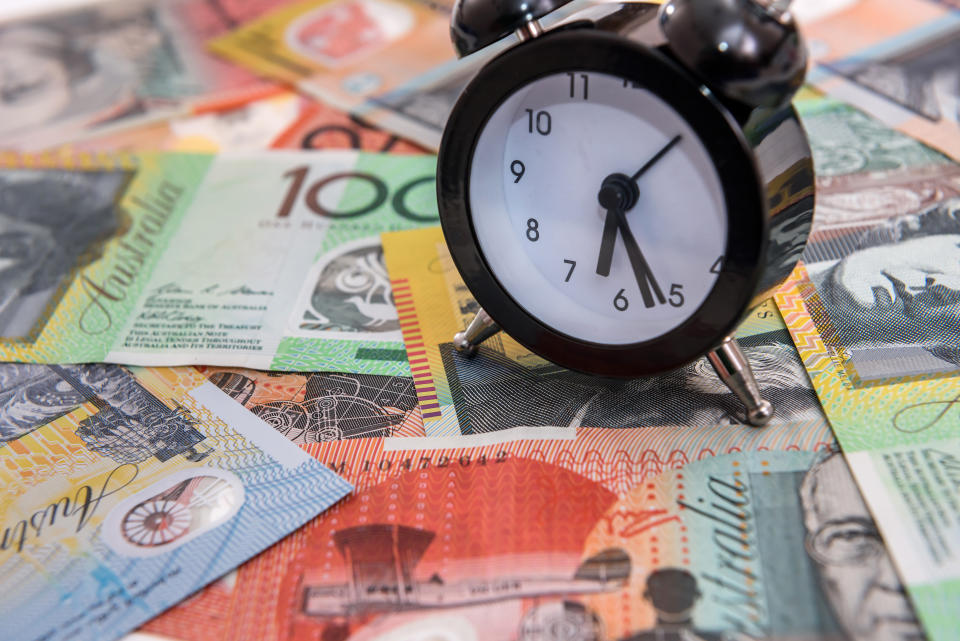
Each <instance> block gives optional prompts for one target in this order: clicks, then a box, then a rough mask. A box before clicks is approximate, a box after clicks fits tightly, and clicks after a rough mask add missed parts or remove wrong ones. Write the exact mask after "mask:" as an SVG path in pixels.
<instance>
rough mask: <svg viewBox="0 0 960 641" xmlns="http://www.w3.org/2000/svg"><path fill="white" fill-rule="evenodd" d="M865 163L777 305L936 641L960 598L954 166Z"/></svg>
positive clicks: (832, 191)
mask: <svg viewBox="0 0 960 641" xmlns="http://www.w3.org/2000/svg"><path fill="white" fill-rule="evenodd" d="M896 137H897V136H896V135H895V134H894V133H893V132H890V134H889V136H888V139H890V140H892V139H895V138H896ZM878 139H879V138H878ZM903 149H904V154H903V156H902V157H903V158H905V159H906V158H908V157H910V156H911V155H912V154H914V153H915V152H916V149H914V150H913V151H911V150H910V147H909V145H906V146H904V147H903ZM918 159H919V157H918V156H914V160H918ZM908 164H909V163H908ZM866 169H869V170H870V171H864V172H862V173H851V174H848V175H844V176H835V177H832V178H828V179H826V180H824V183H823V184H824V185H826V188H825V189H821V194H822V197H821V194H818V203H817V205H818V211H817V221H816V224H815V227H814V230H813V232H812V233H811V235H810V239H809V242H808V244H807V247H806V249H805V251H804V255H803V259H804V263H805V265H803V266H800V267H798V268H797V270H796V271H795V272H794V274H793V276H792V277H791V279H790V280H789V281H788V283H787V285H786V286H785V288H784V289H782V290H781V291H780V292H779V293H778V294H777V297H776V301H777V305H778V306H779V308H780V311H781V312H782V314H783V318H784V320H785V322H786V324H787V326H788V327H789V330H790V332H791V334H792V335H793V339H794V342H795V343H796V345H797V348H798V350H799V353H800V357H801V359H802V360H803V363H804V365H805V367H806V369H807V371H808V372H809V374H810V378H811V380H812V381H813V384H814V387H815V388H816V390H817V393H818V395H819V397H820V400H821V401H822V403H823V408H824V410H825V411H826V413H827V416H828V417H829V419H830V423H831V425H832V427H833V429H834V431H835V433H836V435H837V439H838V440H839V442H840V444H841V446H842V447H843V449H844V451H845V453H846V456H847V459H848V461H849V463H850V467H851V469H852V472H853V475H854V477H855V478H856V480H857V482H858V483H859V484H860V488H861V490H862V492H863V495H864V497H865V499H866V502H867V504H868V505H869V506H870V508H871V510H872V512H873V514H874V515H875V517H876V520H877V523H878V526H879V528H880V530H881V531H882V532H883V536H884V539H885V540H886V541H887V543H888V546H889V549H890V552H891V555H892V557H893V560H894V562H895V563H896V565H897V566H898V569H899V570H900V573H901V576H902V578H903V582H904V584H905V585H906V587H907V591H908V592H909V594H910V596H911V598H912V599H913V601H914V604H915V606H916V610H917V614H918V616H919V617H920V620H921V621H922V622H923V624H924V627H925V628H926V629H927V631H928V634H929V636H930V638H931V639H939V640H944V641H946V640H947V639H955V638H956V604H957V603H958V601H960V501H958V496H960V495H958V490H960V167H958V166H957V165H954V164H944V163H942V162H940V160H939V159H936V160H935V162H934V163H932V164H917V165H914V166H901V167H899V168H896V169H885V170H882V171H879V170H878V169H880V168H879V167H876V166H869V165H868V166H867V167H866Z"/></svg>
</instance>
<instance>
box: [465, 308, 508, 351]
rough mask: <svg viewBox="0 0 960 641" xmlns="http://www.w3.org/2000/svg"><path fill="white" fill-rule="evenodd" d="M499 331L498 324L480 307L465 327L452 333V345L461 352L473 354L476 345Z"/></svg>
mask: <svg viewBox="0 0 960 641" xmlns="http://www.w3.org/2000/svg"><path fill="white" fill-rule="evenodd" d="M499 331H500V326H499V325H497V324H496V323H495V322H493V319H492V318H490V314H488V313H487V312H485V311H484V310H483V308H481V309H480V311H479V312H477V315H476V316H474V317H473V320H472V321H470V324H469V325H467V329H465V330H464V331H462V332H457V333H456V334H454V335H453V346H454V347H455V348H456V350H457V351H458V352H460V353H461V354H466V355H467V356H473V355H474V354H476V352H477V345H479V344H480V343H482V342H483V341H485V340H487V339H488V338H490V337H491V336H493V335H494V334H496V333H497V332H499Z"/></svg>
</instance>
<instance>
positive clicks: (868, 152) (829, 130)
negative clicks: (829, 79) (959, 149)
mask: <svg viewBox="0 0 960 641" xmlns="http://www.w3.org/2000/svg"><path fill="white" fill-rule="evenodd" d="M793 104H794V107H796V109H797V112H798V113H799V114H800V118H801V120H802V121H803V128H804V129H805V130H806V132H807V137H808V139H809V141H810V147H811V149H812V150H813V164H814V168H815V170H816V178H817V187H822V186H823V185H824V184H826V185H829V184H830V181H831V180H833V179H834V178H835V177H837V176H845V175H848V174H859V173H872V172H892V171H896V170H899V169H911V168H914V167H926V166H932V165H949V164H952V162H951V161H950V159H949V158H947V157H946V156H944V155H943V154H941V153H940V152H938V151H936V150H934V149H932V148H930V147H928V146H926V145H924V144H923V143H921V142H919V141H918V140H916V139H914V138H911V137H910V136H907V135H905V134H902V133H900V132H899V131H896V130H895V129H891V128H890V127H888V126H887V125H885V124H883V123H882V122H881V121H879V120H877V119H876V118H874V117H872V116H870V115H868V114H866V113H864V112H862V111H860V110H859V109H857V108H856V107H852V106H850V105H848V104H846V103H844V102H841V101H839V100H837V99H835V98H830V97H824V96H822V95H818V94H817V93H815V92H814V91H812V90H810V89H809V88H805V89H804V90H803V91H801V92H800V93H799V94H798V96H797V98H796V99H794V101H793ZM864 200H869V199H864ZM821 202H822V201H821V200H820V192H819V191H818V193H817V207H818V208H819V206H820V204H821ZM817 215H818V222H819V215H820V211H819V209H818V210H817Z"/></svg>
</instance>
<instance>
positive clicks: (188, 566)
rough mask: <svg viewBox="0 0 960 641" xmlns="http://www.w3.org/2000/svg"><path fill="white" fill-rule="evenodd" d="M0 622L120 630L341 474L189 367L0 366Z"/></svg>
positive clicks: (42, 635) (88, 634)
mask: <svg viewBox="0 0 960 641" xmlns="http://www.w3.org/2000/svg"><path fill="white" fill-rule="evenodd" d="M0 426H2V432H0V437H2V440H0V451H2V460H3V465H2V467H0V480H2V484H3V488H4V494H3V497H2V499H0V515H2V519H3V525H2V527H3V539H2V545H0V568H2V572H0V595H2V599H0V602H2V605H0V626H2V629H3V636H4V638H6V639H22V640H40V639H44V640H55V639H70V640H78V639H90V640H97V641H101V640H106V639H114V638H117V637H119V636H121V635H122V634H124V633H125V632H128V631H129V630H131V629H133V628H134V627H136V626H138V625H140V624H141V623H143V622H144V621H146V620H147V619H148V618H150V617H151V616H153V615H155V614H157V613H159V612H161V611H162V610H164V609H166V608H167V607H169V606H170V604H171V603H175V602H177V601H179V600H180V599H182V598H183V597H185V596H187V595H188V594H190V593H192V592H194V591H195V590H197V589H199V588H201V587H202V586H204V585H205V584H207V583H209V582H210V581H213V580H214V579H216V578H218V577H220V576H221V575H223V574H224V573H225V572H227V571H229V570H230V569H232V568H233V567H235V566H237V565H238V564H240V563H241V562H243V561H245V560H246V559H248V558H249V557H250V556H252V555H253V554H256V553H257V552H259V551H261V550H263V549H264V548H265V547H267V546H268V545H270V544H272V543H274V542H275V541H276V540H278V539H280V538H281V537H283V536H285V535H286V534H288V533H289V532H291V531H292V530H294V529H296V528H297V527H299V526H300V525H302V524H303V523H305V522H306V521H307V520H309V519H310V518H311V517H313V516H315V515H316V514H317V513H319V512H321V511H322V510H323V509H325V508H326V507H328V506H329V505H331V504H332V503H334V502H335V501H337V500H338V499H340V498H341V497H343V496H344V495H345V494H346V493H347V492H349V491H350V489H351V487H350V485H349V484H348V483H347V482H345V481H344V480H343V479H342V478H340V477H338V476H337V475H336V474H334V473H333V472H331V471H330V470H329V468H328V467H326V466H323V465H321V464H319V463H318V462H317V461H316V460H315V459H314V458H312V457H310V456H309V455H307V454H305V453H303V452H302V451H301V450H300V449H299V448H297V447H296V446H295V445H293V444H292V443H290V442H289V441H288V440H286V439H284V438H283V437H282V436H280V435H278V434H277V433H276V432H275V431H274V430H273V429H271V428H270V427H269V426H268V425H266V424H265V423H264V422H263V421H261V420H259V419H257V418H256V417H255V416H254V415H252V414H251V413H250V412H248V411H246V410H244V409H243V408H242V407H240V406H239V405H238V404H237V403H235V402H234V401H232V400H231V399H230V398H229V397H227V396H226V395H225V394H224V393H223V392H221V391H220V390H219V389H217V388H216V386H214V385H213V384H212V383H210V382H209V381H207V380H206V379H205V378H204V377H203V376H202V375H201V374H200V373H198V372H197V371H195V370H193V369H191V368H180V369H169V368H167V369H128V368H124V367H120V366H117V365H104V364H96V365H64V366H56V365H54V366H50V365H37V364H17V363H5V364H0Z"/></svg>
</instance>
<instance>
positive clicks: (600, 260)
mask: <svg viewBox="0 0 960 641" xmlns="http://www.w3.org/2000/svg"><path fill="white" fill-rule="evenodd" d="M616 243H617V212H616V210H614V209H608V210H607V218H606V220H604V222H603V238H602V239H601V241H600V256H599V257H597V274H599V275H600V276H609V275H610V266H611V265H612V264H613V248H614V246H615V245H616Z"/></svg>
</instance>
